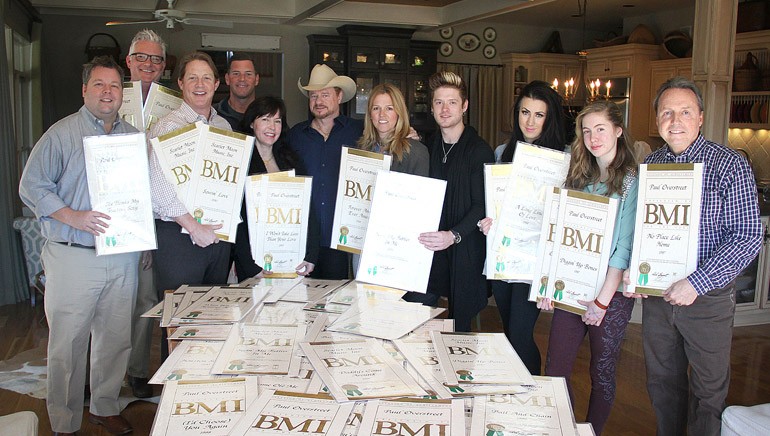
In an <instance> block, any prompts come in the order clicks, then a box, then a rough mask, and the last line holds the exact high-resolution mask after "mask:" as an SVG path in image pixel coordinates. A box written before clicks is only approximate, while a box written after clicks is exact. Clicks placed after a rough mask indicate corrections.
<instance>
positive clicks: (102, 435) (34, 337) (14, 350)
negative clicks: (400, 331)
mask: <svg viewBox="0 0 770 436" xmlns="http://www.w3.org/2000/svg"><path fill="white" fill-rule="evenodd" d="M42 314H43V311H42V306H38V307H35V308H31V307H30V306H29V304H28V303H21V304H16V305H8V306H2V307H0V329H2V330H1V331H2V334H1V335H0V360H7V359H9V358H11V357H13V356H15V355H17V354H18V353H20V352H22V351H25V350H29V349H32V348H35V347H36V346H38V344H40V341H43V340H45V338H46V337H47V335H48V329H47V327H46V325H45V322H40V319H41V316H42ZM3 320H4V325H2V321H3ZM550 321H551V316H550V314H543V315H541V317H540V319H539V320H538V324H537V327H536V331H535V335H536V340H537V342H538V344H539V346H540V350H541V352H542V353H543V355H544V354H545V350H546V345H547V342H548V331H549V328H550ZM481 330H482V331H494V332H497V331H502V327H501V324H500V318H499V316H498V314H497V308H496V307H494V306H490V307H487V308H486V309H485V310H484V311H483V313H482V318H481ZM156 337H157V338H158V340H159V338H160V332H159V331H157V330H156ZM159 355H160V352H159V345H158V343H157V342H156V343H155V345H154V347H153V350H152V368H153V369H156V368H157V367H158V365H159ZM543 357H545V356H543ZM731 359H732V374H731V377H732V380H731V385H730V394H729V396H728V403H729V404H740V405H754V404H759V403H769V402H770V371H768V370H767V365H768V363H770V324H769V325H762V326H752V327H737V328H735V330H734V339H733V348H732V356H731ZM588 361H589V352H588V347H587V344H583V347H581V350H580V353H579V354H578V361H577V363H576V364H575V370H574V374H573V377H572V386H573V389H574V392H575V397H576V398H575V404H574V408H575V416H576V418H577V420H578V421H582V420H584V419H585V414H586V408H587V402H588V393H589V390H590V382H589V378H588ZM124 389H128V388H124ZM156 389H157V388H156ZM156 392H158V393H159V390H158V391H156ZM617 392H618V395H617V399H616V401H615V406H614V408H613V411H612V415H611V416H610V419H609V422H608V423H607V427H606V429H605V434H606V435H621V436H624V435H652V434H654V433H655V417H654V415H653V412H652V407H651V406H650V401H649V398H648V397H647V390H646V387H645V368H644V356H643V354H642V341H641V326H640V325H638V324H632V325H630V326H629V328H628V330H627V331H626V337H625V340H624V342H623V351H622V354H621V357H620V362H619V364H618V391H617ZM155 408H156V406H155V405H154V404H152V403H147V402H143V401H138V402H135V403H132V404H131V405H129V406H128V408H127V409H126V410H125V411H124V416H125V417H126V418H127V419H128V420H129V422H131V424H132V425H133V426H134V433H133V434H134V435H147V434H149V432H150V428H151V427H152V420H153V417H154V414H155ZM21 410H30V411H33V412H35V413H36V414H37V416H38V417H39V418H40V435H41V436H48V435H50V434H51V430H50V422H49V421H48V414H47V412H46V408H45V401H43V400H38V399H35V398H32V397H30V396H27V395H20V394H17V393H15V392H12V391H8V390H3V389H0V415H6V414H9V413H13V412H17V411H21ZM86 410H87V409H86ZM79 434H80V435H94V436H107V435H108V433H107V432H106V431H105V430H104V429H102V428H101V427H97V426H94V425H91V424H89V423H88V421H87V419H86V418H84V419H83V427H82V429H81V431H80V432H79Z"/></svg>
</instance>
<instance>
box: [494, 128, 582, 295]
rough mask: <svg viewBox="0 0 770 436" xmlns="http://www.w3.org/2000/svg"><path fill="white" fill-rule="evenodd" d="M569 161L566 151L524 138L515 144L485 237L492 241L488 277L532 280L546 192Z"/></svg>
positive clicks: (563, 174) (564, 172)
mask: <svg viewBox="0 0 770 436" xmlns="http://www.w3.org/2000/svg"><path fill="white" fill-rule="evenodd" d="M569 161H570V155H569V153H564V152H561V151H556V150H551V149H548V148H544V147H538V146H535V145H532V144H527V143H524V142H518V143H517V144H516V154H515V156H514V158H513V169H512V171H511V177H510V178H509V179H508V184H507V185H506V187H505V197H504V201H503V207H502V209H501V211H500V217H499V219H498V220H496V221H495V222H494V224H493V225H492V229H491V230H490V232H489V236H488V237H487V244H488V245H491V248H488V251H489V250H491V251H492V252H493V253H494V255H493V256H494V257H490V256H489V255H487V259H488V262H487V273H488V274H487V277H488V278H491V279H496V280H512V281H518V282H531V281H532V280H533V275H534V273H535V268H536V266H535V264H536V261H537V244H538V241H539V240H540V229H541V227H542V222H543V209H544V207H545V196H546V193H547V191H548V190H550V189H551V188H552V187H553V186H562V185H563V184H564V179H565V178H566V177H567V171H568V170H569ZM490 268H492V271H490ZM489 273H491V275H490V274H489Z"/></svg>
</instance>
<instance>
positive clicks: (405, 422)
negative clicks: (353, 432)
mask: <svg viewBox="0 0 770 436" xmlns="http://www.w3.org/2000/svg"><path fill="white" fill-rule="evenodd" d="M358 434H361V435H386V434H387V435H418V434H419V435H442V436H464V435H465V408H464V407H463V400H423V399H404V400H389V401H384V400H372V401H368V402H367V403H366V408H365V409H364V416H363V419H362V420H361V425H360V427H359V430H358Z"/></svg>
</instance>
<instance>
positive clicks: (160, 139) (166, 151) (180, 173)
mask: <svg viewBox="0 0 770 436" xmlns="http://www.w3.org/2000/svg"><path fill="white" fill-rule="evenodd" d="M202 126H204V124H203V123H202V122H200V121H198V122H197V123H195V124H188V125H186V126H184V127H181V128H179V129H176V130H174V131H171V132H168V133H166V134H165V135H160V136H157V137H155V138H151V139H150V144H151V146H152V149H153V151H154V152H155V155H156V156H157V157H158V163H160V167H161V168H162V169H163V175H164V176H165V177H166V180H168V182H169V183H171V185H173V186H174V189H175V190H176V196H177V198H179V201H181V202H182V203H185V201H186V200H187V191H188V189H189V187H190V185H191V183H190V180H191V179H192V177H193V165H194V163H195V154H196V152H197V150H198V143H199V142H200V140H201V132H202V131H203V130H202Z"/></svg>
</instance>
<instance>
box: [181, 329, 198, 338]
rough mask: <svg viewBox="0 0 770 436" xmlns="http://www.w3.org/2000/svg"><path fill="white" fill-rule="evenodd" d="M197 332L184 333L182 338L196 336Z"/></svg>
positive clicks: (188, 331)
mask: <svg viewBox="0 0 770 436" xmlns="http://www.w3.org/2000/svg"><path fill="white" fill-rule="evenodd" d="M195 333H196V332H195V331H190V330H187V331H186V332H184V333H182V336H185V337H186V336H195Z"/></svg>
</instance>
